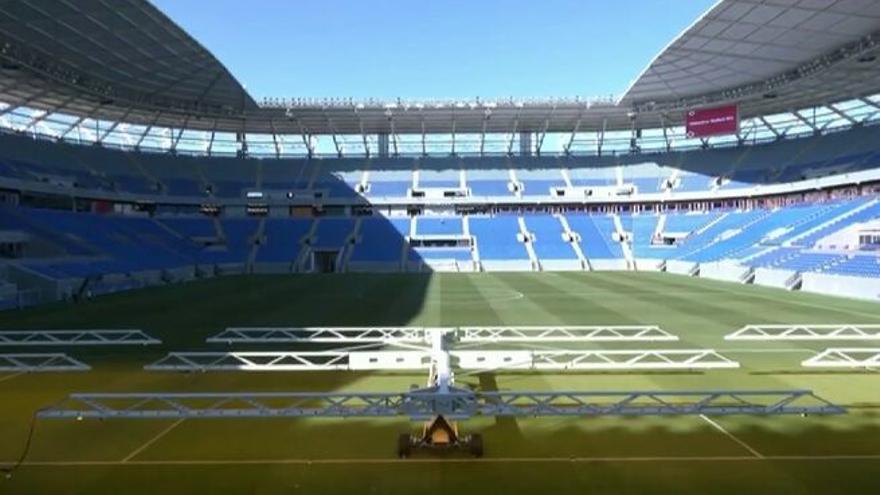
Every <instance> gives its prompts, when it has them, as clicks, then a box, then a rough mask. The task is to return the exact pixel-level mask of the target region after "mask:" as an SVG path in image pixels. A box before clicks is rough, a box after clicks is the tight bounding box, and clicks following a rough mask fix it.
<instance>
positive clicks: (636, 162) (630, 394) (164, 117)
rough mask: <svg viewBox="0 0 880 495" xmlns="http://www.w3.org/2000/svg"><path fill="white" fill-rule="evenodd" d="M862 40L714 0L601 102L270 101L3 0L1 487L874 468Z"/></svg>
mask: <svg viewBox="0 0 880 495" xmlns="http://www.w3.org/2000/svg"><path fill="white" fill-rule="evenodd" d="M878 57H880V2H876V1H871V0H785V1H783V0H720V1H718V2H717V3H715V4H713V5H712V6H711V7H710V8H709V9H708V10H707V11H705V12H704V13H703V14H701V15H700V16H699V17H698V18H696V19H694V20H693V21H692V22H691V23H690V25H689V26H688V27H686V28H685V29H684V30H683V31H682V32H681V33H680V34H678V35H677V36H676V37H674V39H672V40H670V41H669V42H668V44H667V45H666V46H665V47H664V48H663V49H662V50H661V51H660V52H659V53H657V55H656V56H655V57H654V58H653V59H652V60H651V61H650V62H649V63H648V65H647V66H646V67H645V68H644V69H643V70H642V71H641V73H639V75H638V77H636V78H635V80H634V81H633V82H632V84H631V85H629V86H628V87H626V88H621V89H620V90H621V93H620V95H619V96H615V97H603V98H580V97H578V98H575V97H571V98H569V97H565V96H560V97H558V98H544V99H540V98H534V99H528V98H523V99H518V98H509V99H481V98H473V99H447V100H440V99H435V100H408V99H404V98H400V99H379V98H376V99H352V98H343V97H339V98H312V97H297V96H293V97H268V98H262V99H260V101H257V100H256V99H255V98H254V97H253V96H252V95H251V94H250V93H249V92H248V90H247V89H246V88H245V86H244V85H243V84H242V83H241V82H240V81H239V80H238V79H237V78H236V76H234V75H233V74H232V72H231V71H230V70H228V69H227V68H226V66H224V65H223V63H222V62H221V61H220V60H218V58H217V57H215V56H214V55H213V54H212V52H210V51H209V50H208V49H207V48H205V46H203V45H202V44H201V42H200V41H199V40H198V39H196V37H194V36H193V35H191V34H189V33H188V32H187V31H185V30H184V29H183V28H182V27H181V26H180V25H178V24H177V23H176V22H175V20H174V19H172V18H171V17H170V16H169V15H166V13H163V11H162V10H160V9H159V8H158V7H156V6H155V5H154V4H153V3H151V2H150V1H148V0H95V1H82V2H80V1H77V2H71V1H65V0H11V1H6V2H0V396H2V400H0V438H2V441H0V469H2V470H3V472H4V473H5V475H6V476H5V477H4V478H3V479H0V492H2V493H10V494H11V493H16V494H17V493H41V494H45V493H89V494H96V493H113V494H118V493H126V494H137V493H157V492H164V493H169V494H171V493H207V492H216V493H419V492H424V493H434V492H441V491H442V492H446V493H461V494H469V493H481V494H482V493H486V492H488V491H492V490H497V491H503V492H504V493H535V492H538V491H539V490H544V491H552V492H553V493H556V492H559V493H584V492H590V491H594V492H600V493H736V494H741V493H779V492H784V493H871V492H874V493H876V492H878V491H880V477H878V476H877V472H878V469H880V417H878V415H877V412H876V411H877V407H878V406H880V395H878V391H880V377H878V375H877V374H876V369H877V367H878V366H880V305H878V303H880V59H878ZM563 69H564V68H560V70H563Z"/></svg>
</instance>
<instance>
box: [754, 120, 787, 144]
mask: <svg viewBox="0 0 880 495" xmlns="http://www.w3.org/2000/svg"><path fill="white" fill-rule="evenodd" d="M758 120H760V121H761V123H762V124H764V126H765V127H767V129H770V132H772V133H773V135H774V136H776V139H781V138H782V134H780V132H779V131H777V130H776V128H775V127H773V126H772V125H770V122H767V119H765V118H764V116H763V115H761V116H760V117H758Z"/></svg>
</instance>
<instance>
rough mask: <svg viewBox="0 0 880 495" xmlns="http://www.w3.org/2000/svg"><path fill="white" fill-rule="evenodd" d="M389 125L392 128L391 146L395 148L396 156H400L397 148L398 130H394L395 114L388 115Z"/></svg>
mask: <svg viewBox="0 0 880 495" xmlns="http://www.w3.org/2000/svg"><path fill="white" fill-rule="evenodd" d="M388 125H390V126H391V146H392V147H393V148H394V156H399V155H400V149H399V148H398V147H397V130H395V128H394V114H393V113H390V112H389V114H388Z"/></svg>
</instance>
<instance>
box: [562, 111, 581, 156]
mask: <svg viewBox="0 0 880 495" xmlns="http://www.w3.org/2000/svg"><path fill="white" fill-rule="evenodd" d="M583 117H584V111H583V110H581V111H580V113H578V119H577V122H575V123H574V129H572V130H571V137H569V138H568V143H566V144H565V154H566V155H570V154H571V146H572V145H573V144H574V138H575V136H577V133H578V131H579V130H580V128H581V122H582V121H583Z"/></svg>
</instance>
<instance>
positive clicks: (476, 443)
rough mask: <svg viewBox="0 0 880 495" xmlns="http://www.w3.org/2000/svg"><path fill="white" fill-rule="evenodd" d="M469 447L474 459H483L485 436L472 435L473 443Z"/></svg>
mask: <svg viewBox="0 0 880 495" xmlns="http://www.w3.org/2000/svg"><path fill="white" fill-rule="evenodd" d="M468 447H469V450H470V452H471V455H473V456H474V457H483V435H480V434H479V433H475V434H473V435H471V441H470V445H469V446H468Z"/></svg>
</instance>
